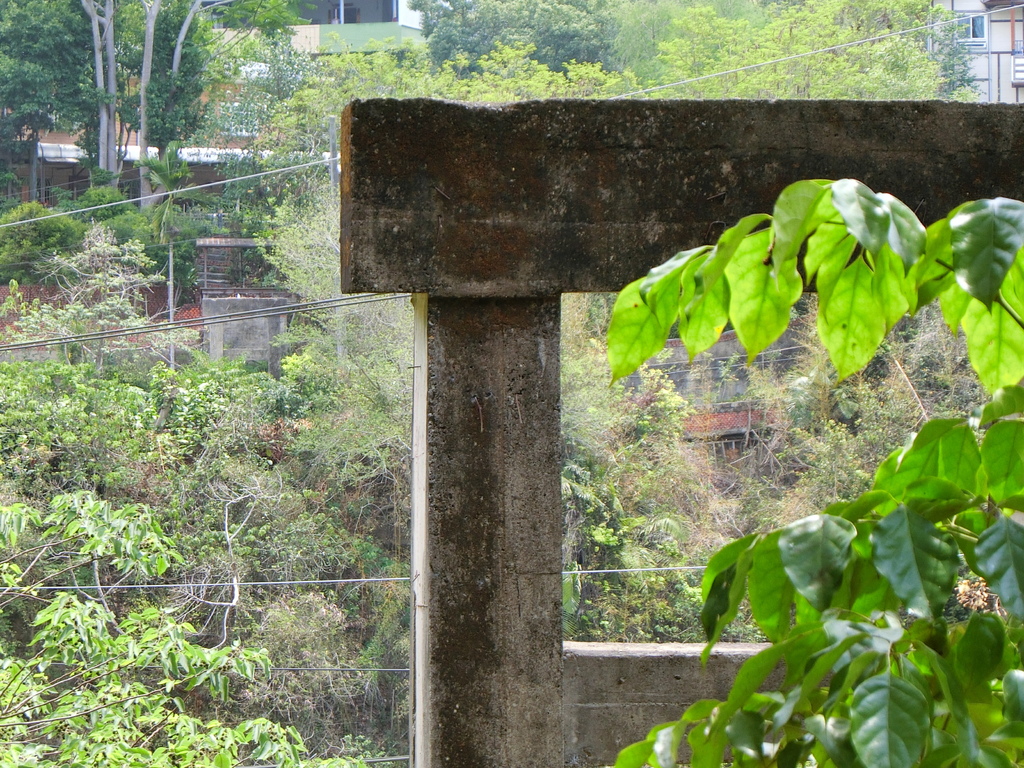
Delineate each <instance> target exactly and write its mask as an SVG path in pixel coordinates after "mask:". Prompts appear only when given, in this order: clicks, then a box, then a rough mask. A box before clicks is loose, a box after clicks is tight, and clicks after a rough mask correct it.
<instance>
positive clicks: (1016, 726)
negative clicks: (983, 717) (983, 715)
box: [985, 670, 1024, 749]
mask: <svg viewBox="0 0 1024 768" xmlns="http://www.w3.org/2000/svg"><path fill="white" fill-rule="evenodd" d="M1014 671H1017V670H1014ZM1004 712H1005V710H1004ZM985 741H988V742H995V743H998V744H1005V745H1006V746H1008V747H1012V748H1013V749H1024V722H1021V721H1019V720H1014V721H1012V722H1009V723H1004V724H1003V725H1001V726H999V727H998V728H996V729H995V730H994V731H993V732H992V733H991V734H989V735H988V736H987V737H986V738H985Z"/></svg>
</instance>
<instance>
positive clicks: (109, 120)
mask: <svg viewBox="0 0 1024 768" xmlns="http://www.w3.org/2000/svg"><path fill="white" fill-rule="evenodd" d="M105 15H106V18H107V26H106V29H105V30H104V34H103V45H104V58H105V59H106V73H105V74H106V82H105V88H104V89H103V90H104V93H105V94H106V100H105V101H104V103H103V108H104V110H105V111H106V125H107V134H106V139H105V146H106V155H105V157H104V162H105V164H106V165H105V167H104V166H100V167H102V168H104V170H107V171H109V172H110V173H119V172H120V170H121V169H120V168H119V167H118V164H117V54H116V50H115V48H114V0H106V11H105ZM111 183H116V182H114V181H111Z"/></svg>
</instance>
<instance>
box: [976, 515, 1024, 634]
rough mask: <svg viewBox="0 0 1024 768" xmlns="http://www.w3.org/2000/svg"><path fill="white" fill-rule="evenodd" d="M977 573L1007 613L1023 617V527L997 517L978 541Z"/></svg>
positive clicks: (1005, 518)
mask: <svg viewBox="0 0 1024 768" xmlns="http://www.w3.org/2000/svg"><path fill="white" fill-rule="evenodd" d="M974 555H975V558H976V559H977V562H978V572H979V573H980V574H981V575H982V576H984V577H985V580H986V581H987V582H988V585H989V587H990V588H991V590H992V591H993V592H995V593H996V594H997V595H999V599H1000V600H1001V601H1002V603H1003V608H1005V609H1006V610H1007V611H1008V612H1009V613H1012V614H1013V615H1014V616H1016V617H1018V618H1021V617H1024V527H1021V526H1020V525H1018V524H1017V523H1015V522H1013V520H1011V519H1010V518H1008V517H1005V516H1003V515H1000V516H999V517H998V518H997V519H996V521H995V522H994V523H992V525H991V526H989V528H988V529H987V530H986V531H984V532H983V533H982V534H981V536H979V537H978V546H977V547H976V548H975V550H974Z"/></svg>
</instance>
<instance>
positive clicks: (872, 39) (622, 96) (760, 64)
mask: <svg viewBox="0 0 1024 768" xmlns="http://www.w3.org/2000/svg"><path fill="white" fill-rule="evenodd" d="M1018 8H1024V3H1020V4H1017V5H1009V6H1004V7H1001V8H996V9H993V10H990V11H979V12H977V13H975V12H971V13H965V14H961V15H958V16H957V17H956V18H952V19H943V20H941V21H935V22H929V23H928V24H922V25H920V26H917V27H911V28H910V29H901V30H897V31H895V32H886V33H885V34H883V35H874V36H872V37H866V38H863V39H861V40H851V41H849V42H846V43H839V44H837V45H830V46H827V47H825V48H817V49H815V50H813V51H804V52H803V53H794V54H791V55H789V56H782V57H780V58H777V59H770V60H769V61H762V62H758V63H757V64H747V65H745V66H742V67H735V68H734V69H727V70H723V71H720V72H712V73H710V74H707V75H698V76H697V77H690V78H686V79H685V80H677V81H676V82H674V83H664V84H662V85H653V86H651V87H650V88H641V89H639V90H636V91H630V92H629V93H620V94H618V95H616V96H609V97H608V100H609V101H615V100H616V99H626V98H629V97H630V96H641V95H643V94H646V93H654V92H655V91H663V90H666V89H668V88H678V87H679V86H682V85H691V84H692V83H699V82H702V81H704V80H711V79H713V78H716V77H725V76H727V75H736V74H740V73H742V72H749V71H751V70H754V69H760V68H762V67H770V66H772V65H773V64H785V63H786V62H790V61H795V60H797V59H804V58H807V57H808V56H817V55H819V54H822V53H832V52H834V51H841V50H844V49H846V48H852V47H854V46H858V45H865V44H867V43H877V42H879V41H881V40H888V39H889V38H893V37H900V36H902V35H909V34H914V33H917V32H925V31H927V30H929V29H936V28H938V27H942V26H946V25H948V24H960V23H962V22H963V20H964V19H972V18H976V17H979V16H991V15H992V14H994V13H997V12H1002V11H1008V10H1009V11H1012V10H1016V9H1018Z"/></svg>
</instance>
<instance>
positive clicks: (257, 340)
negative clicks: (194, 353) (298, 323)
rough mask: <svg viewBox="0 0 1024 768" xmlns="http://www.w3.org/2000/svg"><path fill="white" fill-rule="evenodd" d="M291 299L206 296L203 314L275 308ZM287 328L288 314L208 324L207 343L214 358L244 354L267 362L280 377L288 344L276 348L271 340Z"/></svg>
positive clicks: (251, 360)
mask: <svg viewBox="0 0 1024 768" xmlns="http://www.w3.org/2000/svg"><path fill="white" fill-rule="evenodd" d="M291 302H292V300H291V299H288V298H283V297H244V296H243V297H240V298H234V297H232V298H217V299H213V298H204V299H203V302H202V313H203V316H204V317H210V316H213V315H226V314H230V313H233V312H249V311H252V310H258V309H274V308H276V307H283V306H285V305H286V304H290V303H291ZM287 328H288V316H287V315H274V316H269V317H252V318H243V319H241V320H233V321H231V322H229V323H218V324H214V325H209V326H207V327H206V330H205V332H204V333H205V344H204V345H205V347H206V351H207V354H209V355H210V359H211V360H220V359H221V358H222V357H228V358H238V357H240V358H242V359H243V360H246V361H248V362H260V363H266V364H267V369H268V370H269V371H270V374H271V375H272V376H280V375H281V358H282V357H283V356H284V355H285V354H287V352H286V350H285V348H284V347H275V346H274V345H273V344H272V343H271V342H272V341H273V339H274V337H275V336H277V334H279V333H282V332H284V331H285V330H287Z"/></svg>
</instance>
